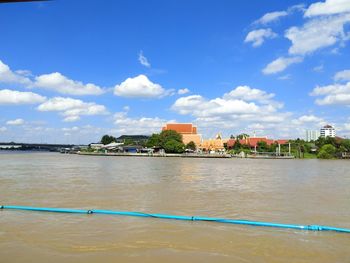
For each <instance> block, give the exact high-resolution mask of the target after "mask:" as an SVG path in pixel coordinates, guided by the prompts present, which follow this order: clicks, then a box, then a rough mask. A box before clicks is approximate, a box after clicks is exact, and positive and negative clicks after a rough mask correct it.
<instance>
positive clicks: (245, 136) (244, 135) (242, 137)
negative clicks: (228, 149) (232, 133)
mask: <svg viewBox="0 0 350 263" xmlns="http://www.w3.org/2000/svg"><path fill="white" fill-rule="evenodd" d="M236 138H237V139H238V140H242V139H246V138H249V135H248V134H246V133H242V134H239V135H237V136H236Z"/></svg>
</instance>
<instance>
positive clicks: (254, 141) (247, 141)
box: [227, 137, 289, 151]
mask: <svg viewBox="0 0 350 263" xmlns="http://www.w3.org/2000/svg"><path fill="white" fill-rule="evenodd" d="M238 141H239V143H240V144H244V145H248V146H249V147H250V148H251V149H252V150H254V151H256V149H257V147H258V143H259V142H265V143H266V145H268V146H270V145H272V144H277V145H285V144H289V140H281V139H280V140H273V139H268V138H267V137H254V138H253V137H246V138H244V139H241V140H238ZM235 143H236V140H235V139H230V140H228V141H227V148H228V149H232V148H233V147H234V145H235Z"/></svg>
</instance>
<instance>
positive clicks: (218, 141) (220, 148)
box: [199, 133, 227, 152]
mask: <svg viewBox="0 0 350 263" xmlns="http://www.w3.org/2000/svg"><path fill="white" fill-rule="evenodd" d="M226 143H227V139H222V138H221V134H220V133H218V134H217V135H216V136H215V138H214V139H208V140H203V141H202V143H201V144H200V146H199V148H200V149H201V150H202V151H208V152H224V151H225V144H226Z"/></svg>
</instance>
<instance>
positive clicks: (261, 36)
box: [244, 28, 277, 47]
mask: <svg viewBox="0 0 350 263" xmlns="http://www.w3.org/2000/svg"><path fill="white" fill-rule="evenodd" d="M275 37H277V34H276V33H274V32H273V31H272V30H271V28H267V29H257V30H253V31H250V32H249V33H248V35H247V36H246V38H245V40H244V42H246V43H248V42H252V45H253V47H259V46H261V45H262V43H264V41H265V39H269V38H270V39H271V38H275Z"/></svg>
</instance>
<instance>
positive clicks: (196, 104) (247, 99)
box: [171, 86, 292, 137]
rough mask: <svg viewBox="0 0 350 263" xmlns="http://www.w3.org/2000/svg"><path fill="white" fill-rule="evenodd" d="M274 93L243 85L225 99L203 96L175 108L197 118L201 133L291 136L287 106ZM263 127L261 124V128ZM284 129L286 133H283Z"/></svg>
mask: <svg viewBox="0 0 350 263" xmlns="http://www.w3.org/2000/svg"><path fill="white" fill-rule="evenodd" d="M273 97H274V94H271V93H267V92H266V91H263V90H260V89H253V88H250V87H248V86H239V87H237V88H235V89H233V90H231V91H230V92H228V93H226V94H224V95H223V96H222V97H217V98H213V99H207V98H204V97H203V96H201V95H190V96H186V97H181V98H179V99H177V100H176V101H175V103H174V104H173V105H172V107H171V109H172V110H173V111H175V112H177V113H179V114H182V115H189V116H192V117H194V120H193V122H194V123H195V124H197V125H198V127H199V128H200V133H202V134H203V135H204V136H205V137H206V136H213V134H216V133H217V132H219V131H223V132H226V133H228V135H230V134H239V133H242V132H246V133H252V132H253V131H254V130H256V129H258V128H259V130H262V129H263V130H264V131H262V132H261V133H265V134H264V135H276V134H278V135H277V136H281V137H288V136H290V133H289V132H290V130H288V129H284V128H285V127H287V126H288V127H289V126H290V125H291V124H290V116H291V115H292V114H291V113H289V112H283V111H281V109H282V108H283V103H281V102H278V101H275V100H273ZM257 124H259V125H257ZM283 129H284V130H283Z"/></svg>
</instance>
